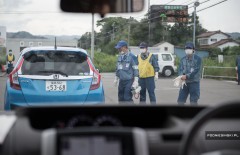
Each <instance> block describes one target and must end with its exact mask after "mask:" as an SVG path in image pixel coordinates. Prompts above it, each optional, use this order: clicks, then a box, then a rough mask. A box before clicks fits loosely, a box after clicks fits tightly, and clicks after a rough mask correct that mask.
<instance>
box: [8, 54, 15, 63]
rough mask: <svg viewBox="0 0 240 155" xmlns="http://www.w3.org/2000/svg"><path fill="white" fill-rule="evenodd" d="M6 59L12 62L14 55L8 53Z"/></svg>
mask: <svg viewBox="0 0 240 155" xmlns="http://www.w3.org/2000/svg"><path fill="white" fill-rule="evenodd" d="M7 58H8V61H9V62H12V61H13V58H14V55H13V54H12V55H10V54H8V57H7Z"/></svg>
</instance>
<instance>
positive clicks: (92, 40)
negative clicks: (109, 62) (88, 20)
mask: <svg viewBox="0 0 240 155" xmlns="http://www.w3.org/2000/svg"><path fill="white" fill-rule="evenodd" d="M91 58H92V61H94V13H92V34H91Z"/></svg>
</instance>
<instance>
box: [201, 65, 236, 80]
mask: <svg viewBox="0 0 240 155" xmlns="http://www.w3.org/2000/svg"><path fill="white" fill-rule="evenodd" d="M208 68H210V69H234V71H235V72H236V70H235V67H219V66H203V70H202V79H203V78H204V77H213V78H215V77H216V78H228V79H236V76H229V75H227V76H226V75H207V74H206V75H204V74H205V72H206V70H207V69H208ZM233 75H234V73H233ZM235 75H236V73H235Z"/></svg>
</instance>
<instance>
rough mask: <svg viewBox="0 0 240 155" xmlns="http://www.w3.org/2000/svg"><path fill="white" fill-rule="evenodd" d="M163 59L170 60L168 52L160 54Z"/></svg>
mask: <svg viewBox="0 0 240 155" xmlns="http://www.w3.org/2000/svg"><path fill="white" fill-rule="evenodd" d="M162 59H163V61H172V57H171V55H170V54H162Z"/></svg>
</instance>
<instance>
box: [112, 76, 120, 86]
mask: <svg viewBox="0 0 240 155" xmlns="http://www.w3.org/2000/svg"><path fill="white" fill-rule="evenodd" d="M118 80H119V78H118V77H117V76H115V79H114V81H113V83H114V86H115V87H117V85H118Z"/></svg>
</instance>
